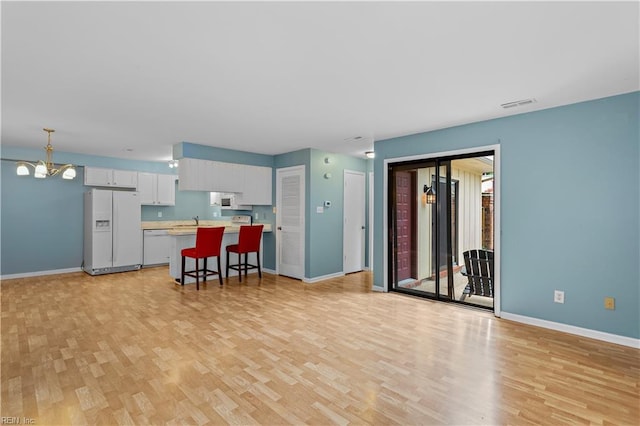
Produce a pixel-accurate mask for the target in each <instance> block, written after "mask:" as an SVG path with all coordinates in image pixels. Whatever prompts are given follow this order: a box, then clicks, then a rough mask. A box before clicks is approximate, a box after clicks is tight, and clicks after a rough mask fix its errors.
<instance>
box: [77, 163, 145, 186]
mask: <svg viewBox="0 0 640 426" xmlns="http://www.w3.org/2000/svg"><path fill="white" fill-rule="evenodd" d="M84 184H85V185H87V186H108V187H113V188H133V189H136V188H137V187H138V172H136V171H133V170H113V169H105V168H102V167H85V168H84Z"/></svg>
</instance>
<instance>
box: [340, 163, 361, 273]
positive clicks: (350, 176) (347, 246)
mask: <svg viewBox="0 0 640 426" xmlns="http://www.w3.org/2000/svg"><path fill="white" fill-rule="evenodd" d="M343 214H344V222H343V230H342V235H343V265H342V267H343V272H344V273H345V274H348V273H350V272H358V271H362V269H364V233H365V226H364V225H365V185H364V173H362V172H353V171H349V170H345V171H344V213H343Z"/></svg>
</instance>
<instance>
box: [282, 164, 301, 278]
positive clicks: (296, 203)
mask: <svg viewBox="0 0 640 426" xmlns="http://www.w3.org/2000/svg"><path fill="white" fill-rule="evenodd" d="M304 173H305V167H304V166H295V167H286V168H282V169H278V170H276V253H277V254H278V259H277V268H278V270H277V272H278V274H280V275H286V276H288V277H292V278H298V279H302V278H304V256H305V254H304V241H305V229H304V227H305V221H304V215H305V209H304V199H305V190H304V185H305V182H304Z"/></svg>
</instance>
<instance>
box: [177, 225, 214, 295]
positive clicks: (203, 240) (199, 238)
mask: <svg viewBox="0 0 640 426" xmlns="http://www.w3.org/2000/svg"><path fill="white" fill-rule="evenodd" d="M222 234H224V226H220V227H216V228H198V229H197V230H196V246H195V247H191V248H186V249H182V251H181V252H180V254H181V255H182V273H181V277H180V283H181V284H182V285H184V277H185V275H186V276H189V277H194V278H195V279H196V290H200V278H203V280H204V281H205V282H206V281H207V277H208V276H209V275H218V279H219V280H220V285H222V274H221V273H220V269H221V268H220V247H221V246H222ZM214 256H215V257H217V258H218V270H217V271H212V270H210V269H207V259H208V258H209V257H214ZM187 257H191V258H193V259H195V260H196V269H194V270H193V271H185V259H186V258H187ZM200 259H204V266H203V268H202V269H200V267H199V265H198V261H199V260H200Z"/></svg>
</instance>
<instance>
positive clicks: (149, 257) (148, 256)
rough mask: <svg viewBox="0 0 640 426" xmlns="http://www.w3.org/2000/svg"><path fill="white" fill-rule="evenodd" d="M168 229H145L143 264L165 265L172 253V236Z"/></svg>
mask: <svg viewBox="0 0 640 426" xmlns="http://www.w3.org/2000/svg"><path fill="white" fill-rule="evenodd" d="M167 231H168V230H167V229H145V230H144V231H143V234H142V235H143V255H142V266H155V265H164V264H168V263H169V257H170V255H171V237H170V236H169V233H168V232H167Z"/></svg>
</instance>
